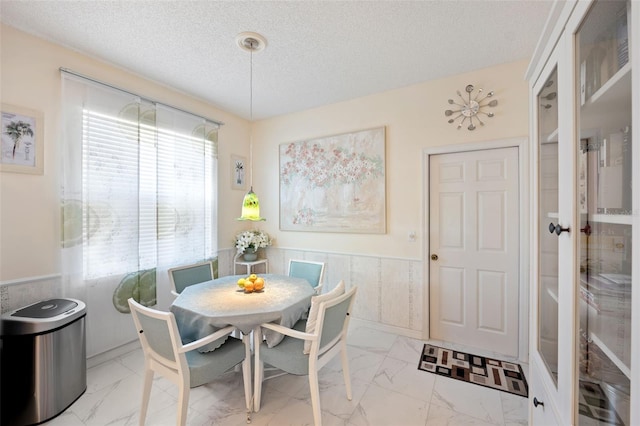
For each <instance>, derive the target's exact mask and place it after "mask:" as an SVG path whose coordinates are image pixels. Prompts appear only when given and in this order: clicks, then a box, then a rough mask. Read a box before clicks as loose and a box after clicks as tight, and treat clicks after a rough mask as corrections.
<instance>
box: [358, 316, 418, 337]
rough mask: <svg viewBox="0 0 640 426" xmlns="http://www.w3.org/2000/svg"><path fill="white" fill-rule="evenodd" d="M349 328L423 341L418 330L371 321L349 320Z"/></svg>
mask: <svg viewBox="0 0 640 426" xmlns="http://www.w3.org/2000/svg"><path fill="white" fill-rule="evenodd" d="M349 327H368V328H372V329H374V330H378V331H383V332H385V333H393V334H397V335H399V336H404V337H409V338H411V339H417V340H422V332H420V331H418V330H409V329H406V328H402V327H396V326H393V325H387V324H381V323H379V322H376V321H369V320H364V319H359V318H351V319H350V320H349Z"/></svg>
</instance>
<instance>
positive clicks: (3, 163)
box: [0, 103, 44, 175]
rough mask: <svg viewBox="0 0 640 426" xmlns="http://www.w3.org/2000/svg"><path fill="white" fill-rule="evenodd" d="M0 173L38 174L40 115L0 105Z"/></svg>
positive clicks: (41, 147)
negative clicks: (0, 108)
mask: <svg viewBox="0 0 640 426" xmlns="http://www.w3.org/2000/svg"><path fill="white" fill-rule="evenodd" d="M1 129H2V130H1V131H2V134H1V135H0V136H1V145H0V171H2V172H13V173H30V174H38V175H41V174H42V173H43V170H44V120H43V115H42V113H41V112H38V111H34V110H31V109H28V108H23V107H18V106H15V105H9V104H4V103H3V104H2V121H1Z"/></svg>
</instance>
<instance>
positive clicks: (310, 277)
mask: <svg viewBox="0 0 640 426" xmlns="http://www.w3.org/2000/svg"><path fill="white" fill-rule="evenodd" d="M323 267H324V265H323V264H322V263H312V262H303V261H299V260H291V261H290V263H289V276H290V277H298V278H304V279H305V280H307V281H309V284H311V287H317V286H318V284H320V279H321V278H322V268H323Z"/></svg>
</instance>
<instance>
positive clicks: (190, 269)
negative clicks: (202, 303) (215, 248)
mask: <svg viewBox="0 0 640 426" xmlns="http://www.w3.org/2000/svg"><path fill="white" fill-rule="evenodd" d="M213 263H214V262H213V261H207V262H200V263H194V264H192V265H185V266H178V267H175V268H171V269H169V271H168V272H169V283H170V284H171V294H173V295H174V296H178V294H180V293H182V290H184V289H185V288H187V287H189V286H190V285H193V284H200V283H203V282H205V281H211V280H212V279H214V278H218V277H217V275H218V274H217V271H216V270H214V267H213Z"/></svg>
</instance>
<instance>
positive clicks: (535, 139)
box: [527, 0, 640, 426]
mask: <svg viewBox="0 0 640 426" xmlns="http://www.w3.org/2000/svg"><path fill="white" fill-rule="evenodd" d="M639 9H640V1H624V0H622V1H617V0H596V1H566V2H564V1H563V2H556V3H555V4H554V6H553V8H552V11H551V16H550V18H549V20H548V22H547V26H546V28H545V31H544V33H543V36H542V39H541V41H540V43H539V44H538V47H537V50H536V52H535V54H534V57H533V60H532V62H531V64H530V66H529V69H528V71H527V78H528V80H529V83H530V84H529V86H530V101H531V108H530V113H531V120H530V123H531V128H530V136H531V137H530V148H531V150H530V158H531V171H532V179H531V197H532V200H531V205H532V209H533V212H534V213H535V214H534V215H532V218H533V220H532V224H531V234H530V235H531V247H532V248H531V281H530V283H531V294H530V302H531V304H530V317H529V318H530V346H529V347H530V350H529V353H530V374H529V382H530V383H529V384H530V388H529V403H530V404H529V407H530V410H529V419H530V424H533V425H552V424H557V425H625V426H629V425H640V315H639V314H640V85H639V83H640V78H639V76H640V73H639V69H640V64H639V63H638V56H639V55H640V47H638V34H640V28H639V27H640V10H639Z"/></svg>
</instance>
